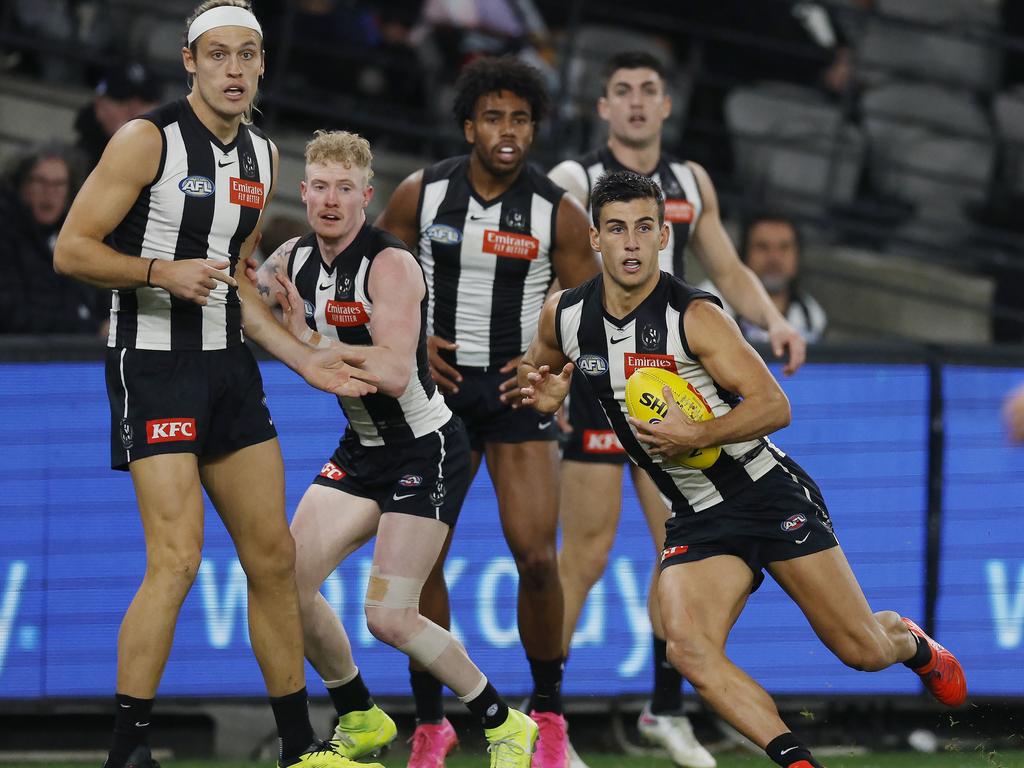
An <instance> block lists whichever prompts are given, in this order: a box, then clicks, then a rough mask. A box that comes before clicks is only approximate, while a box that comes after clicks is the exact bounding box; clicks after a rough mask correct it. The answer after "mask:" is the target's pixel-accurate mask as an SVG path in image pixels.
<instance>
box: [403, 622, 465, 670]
mask: <svg viewBox="0 0 1024 768" xmlns="http://www.w3.org/2000/svg"><path fill="white" fill-rule="evenodd" d="M451 643H452V636H451V635H450V634H449V633H448V630H446V629H442V628H441V627H439V626H437V624H435V623H434V622H432V621H431V620H430V619H423V629H421V630H420V631H419V632H417V633H416V634H415V635H413V636H412V637H410V638H409V639H408V641H406V642H405V643H404V644H402V645H400V646H398V650H400V651H401V652H402V653H404V654H405V655H406V656H409V657H410V658H413V659H415V660H416V661H418V662H419V663H420V664H422V665H423V666H425V667H429V666H430V665H431V664H433V663H434V662H435V661H437V659H438V658H439V657H440V656H441V654H442V653H444V652H445V650H446V649H447V648H448V646H449V645H451Z"/></svg>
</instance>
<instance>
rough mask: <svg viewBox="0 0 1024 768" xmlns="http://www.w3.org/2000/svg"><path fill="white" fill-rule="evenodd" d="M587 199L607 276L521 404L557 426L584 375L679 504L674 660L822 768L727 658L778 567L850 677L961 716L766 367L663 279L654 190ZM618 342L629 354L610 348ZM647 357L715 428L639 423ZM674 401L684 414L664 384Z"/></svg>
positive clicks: (727, 712) (544, 349) (670, 541)
mask: <svg viewBox="0 0 1024 768" xmlns="http://www.w3.org/2000/svg"><path fill="white" fill-rule="evenodd" d="M591 201H592V207H593V227H592V228H591V232H590V237H591V243H592V245H593V247H594V250H595V251H598V252H600V253H601V256H602V261H603V268H602V274H601V275H600V276H598V277H596V278H594V279H593V280H591V281H589V282H587V283H584V284H583V285H581V286H579V287H578V288H575V289H572V290H568V291H561V292H559V293H556V294H554V295H553V296H552V297H551V298H550V299H549V300H548V301H547V302H546V304H545V306H544V310H543V312H542V314H541V319H540V324H539V327H538V330H537V335H536V337H535V338H534V340H533V342H532V343H531V345H530V348H529V349H528V350H527V352H526V354H525V355H524V357H523V361H522V364H521V365H520V367H519V379H520V385H521V387H522V394H523V400H522V403H523V404H524V405H532V406H533V407H534V408H535V409H537V410H538V411H541V412H544V413H554V412H555V411H556V410H557V409H558V408H559V406H560V405H561V404H562V401H563V400H564V399H565V396H566V394H567V393H568V391H569V382H570V380H571V377H572V374H573V371H574V368H578V369H579V370H580V371H581V374H580V375H582V376H583V377H584V379H585V381H587V383H588V384H589V385H590V387H591V388H592V389H593V391H594V393H595V394H596V395H597V397H598V399H599V401H600V402H601V405H602V407H603V409H604V411H605V413H606V414H607V416H608V419H609V421H610V422H611V424H612V427H613V428H614V429H615V433H616V435H617V436H618V438H619V441H620V442H621V443H622V445H623V447H624V448H625V449H626V451H627V452H628V453H629V456H630V459H631V460H632V461H633V462H635V463H636V464H637V465H638V466H639V467H641V468H642V469H644V470H645V471H646V472H647V473H648V474H649V475H650V477H651V479H652V480H653V481H654V483H655V485H656V486H657V487H658V489H659V490H660V491H661V493H662V494H663V495H664V496H665V497H666V499H667V500H668V501H669V502H670V504H671V507H672V517H671V518H670V519H669V521H668V523H667V524H666V533H667V535H666V542H665V549H664V550H663V552H662V556H661V568H662V573H661V577H660V579H659V582H658V591H659V598H660V601H661V615H662V620H663V622H664V625H665V629H666V634H667V640H668V657H669V660H670V661H671V662H672V663H673V664H674V665H675V667H676V668H677V669H678V670H679V671H680V672H681V673H682V674H683V676H684V677H686V679H688V680H689V681H690V682H691V683H692V684H693V686H694V688H695V689H696V690H697V692H698V693H699V694H700V695H701V696H702V697H703V698H704V700H705V701H707V702H708V704H710V705H711V706H712V707H713V708H714V709H715V711H716V712H717V713H718V714H719V715H720V716H721V717H722V718H723V719H724V720H726V721H727V722H728V723H729V724H731V725H732V726H733V727H735V728H736V729H737V730H738V731H740V732H741V733H742V734H743V735H744V736H746V737H747V738H749V739H750V740H751V741H753V742H754V743H756V744H757V745H758V746H760V747H761V748H762V749H764V750H765V752H766V753H767V754H768V756H769V757H770V758H771V759H772V760H773V761H774V762H775V763H777V764H778V765H781V766H786V767H787V768H821V763H819V762H817V761H816V760H815V759H814V757H813V756H812V755H811V753H810V750H808V748H807V747H806V746H805V745H803V744H802V743H800V741H798V740H797V739H796V737H795V736H794V735H793V734H792V733H791V732H790V731H789V728H788V727H787V726H786V724H785V723H784V722H783V721H782V719H781V718H780V716H779V712H778V710H777V709H776V707H775V704H774V702H773V701H772V699H771V697H770V696H769V695H768V693H767V692H766V691H765V690H764V689H763V688H762V687H761V686H760V685H758V684H757V683H756V682H755V681H754V680H753V679H752V678H750V677H749V676H748V675H747V674H746V673H745V672H743V670H741V669H740V668H739V667H737V666H736V665H735V664H733V663H732V662H731V661H730V660H729V658H728V657H727V656H726V654H725V645H726V640H727V639H728V636H729V632H730V630H731V629H732V626H733V625H734V624H735V622H736V620H737V618H738V617H739V615H740V613H741V612H742V610H743V608H744V606H745V605H746V602H747V598H748V597H749V595H750V593H751V592H753V591H754V590H756V589H757V587H758V586H760V584H761V582H762V581H763V579H764V575H763V573H762V570H767V571H768V572H769V573H770V574H771V575H772V577H773V578H774V579H775V580H776V581H777V582H778V583H779V584H780V585H781V586H782V588H783V589H784V590H785V591H786V593H787V594H789V595H790V596H791V597H792V598H793V600H794V601H795V602H796V603H797V605H798V606H799V607H800V609H801V610H802V611H803V613H804V615H805V616H806V617H807V620H808V621H809V622H810V624H811V627H812V628H813V629H814V631H815V633H816V634H817V635H818V637H820V638H821V640H822V642H824V644H825V645H826V646H827V647H828V648H829V650H831V651H832V652H833V653H834V654H835V655H836V656H837V657H838V658H839V659H840V660H841V661H843V662H844V663H845V664H847V665H848V666H850V667H853V668H854V669H859V670H863V671H878V670H882V669H885V668H886V667H889V666H891V665H893V664H895V663H897V662H902V663H903V664H904V665H906V666H908V667H910V668H911V669H912V670H913V671H914V672H916V673H917V674H918V675H920V677H921V679H922V681H923V683H924V685H925V686H926V687H927V688H928V690H929V691H930V692H931V693H932V694H933V695H934V696H935V698H937V699H938V700H939V701H940V702H942V703H943V704H946V705H947V706H958V705H960V704H962V703H963V702H964V700H965V699H966V697H967V685H966V680H965V678H964V673H963V669H962V668H961V667H960V664H959V662H958V661H957V660H956V658H955V657H954V656H953V654H951V653H950V652H949V651H947V650H946V649H944V648H943V647H942V646H940V645H939V644H938V643H936V642H935V641H934V640H932V639H931V638H929V637H928V636H927V635H926V634H925V633H924V632H923V631H922V630H921V629H920V628H919V627H918V626H917V625H916V624H914V623H913V622H911V621H910V620H908V619H901V618H900V615H899V614H898V613H895V612H893V611H879V612H877V613H872V611H871V609H870V607H869V606H868V603H867V600H866V599H865V597H864V594H863V592H862V591H861V588H860V585H859V584H858V583H857V580H856V578H855V577H854V575H853V572H852V570H851V569H850V566H849V564H848V563H847V561H846V557H845V555H844V554H843V551H842V548H841V547H840V546H839V542H838V540H837V539H836V536H835V534H834V533H833V530H832V522H831V519H830V518H829V515H828V511H827V509H826V507H825V502H824V499H823V498H822V496H821V492H820V491H819V490H818V487H817V485H815V483H814V481H813V480H811V478H810V477H808V476H807V474H806V473H805V472H804V471H803V470H802V469H801V468H800V467H799V465H797V463H796V462H795V461H793V460H792V459H791V458H789V457H788V456H786V455H785V454H784V453H783V452H782V451H780V450H779V449H778V448H777V447H776V446H775V445H773V444H772V442H771V441H770V440H768V438H767V437H766V435H767V434H768V433H770V432H773V431H774V430H776V429H780V428H782V427H784V426H786V425H787V424H788V423H789V420H790V411H789V403H788V401H787V399H786V396H785V394H784V393H783V392H782V390H781V388H780V387H779V385H778V383H777V382H776V381H775V379H774V378H773V377H772V375H771V373H770V372H769V371H768V369H767V367H765V365H764V363H763V362H762V360H761V358H760V357H759V356H758V355H757V353H756V352H754V350H753V349H752V348H751V347H750V346H749V345H748V344H747V343H746V342H745V341H744V340H743V337H742V336H741V335H740V333H739V330H738V328H737V327H736V324H735V323H734V322H733V320H732V319H731V318H729V317H728V316H727V315H726V314H725V313H724V312H723V311H722V310H721V308H720V307H719V305H718V300H717V299H716V298H715V297H713V296H711V295H710V294H707V293H704V292H702V291H699V290H697V289H695V288H692V287H690V286H688V285H686V284H685V283H683V282H681V281H679V280H676V279H675V278H673V277H671V276H670V275H668V274H667V273H664V272H661V271H660V270H659V267H658V251H659V250H660V249H661V248H663V247H664V246H665V243H666V241H667V238H668V236H669V235H668V227H667V226H666V225H665V219H664V198H663V195H662V192H661V190H660V188H659V187H658V185H657V184H655V183H654V182H652V181H651V180H650V179H648V178H646V177H643V176H640V175H638V174H635V173H631V172H628V171H622V172H616V173H612V174H609V175H607V176H605V177H603V178H602V179H601V180H600V181H599V182H598V183H597V184H596V185H595V187H594V190H593V193H592V196H591ZM646 326H651V327H654V328H657V329H659V331H660V333H659V334H657V336H658V338H659V341H658V343H657V344H656V345H654V347H652V346H651V345H650V344H648V345H647V346H646V347H645V346H643V339H642V338H641V333H640V329H642V328H644V327H646ZM612 338H615V339H620V340H621V341H620V342H619V343H617V344H615V346H614V347H612V346H611V345H610V343H609V341H610V339H612ZM648 338H650V337H648ZM638 353H642V357H643V358H644V365H646V366H649V365H650V361H651V360H652V359H655V360H657V361H658V365H659V366H660V367H665V368H667V369H668V370H670V371H671V372H672V373H677V374H678V375H680V376H681V377H683V378H684V379H685V380H686V381H688V382H689V383H690V384H692V385H693V386H694V387H695V388H696V389H697V390H698V392H699V393H700V394H701V396H702V397H703V398H704V399H705V400H706V401H707V403H708V404H709V405H710V406H711V408H712V410H713V411H714V415H715V418H714V419H711V420H709V421H704V422H692V421H690V420H689V419H687V418H686V417H684V416H683V413H682V411H681V410H680V409H679V408H678V407H675V406H670V407H669V411H668V414H667V415H666V417H665V419H664V420H663V421H661V422H659V423H654V424H651V423H647V422H645V421H642V420H639V419H635V418H631V417H629V416H628V415H627V407H626V402H625V388H626V381H627V379H628V378H629V376H630V375H631V374H632V373H633V370H632V369H631V367H632V366H631V358H635V357H637V356H638ZM662 394H663V395H664V396H665V399H666V402H673V398H672V395H671V390H669V388H668V387H665V388H664V389H663V392H662ZM713 446H720V447H721V455H720V457H719V458H718V460H717V461H716V462H715V463H714V464H713V465H712V466H710V467H708V468H707V469H704V470H699V469H694V468H691V467H687V466H684V465H682V464H680V463H677V459H678V458H679V457H682V456H686V455H689V454H690V453H691V452H692V451H693V450H694V449H696V448H709V447H713ZM785 523H789V524H788V525H785Z"/></svg>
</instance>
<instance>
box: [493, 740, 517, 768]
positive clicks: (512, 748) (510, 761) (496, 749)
mask: <svg viewBox="0 0 1024 768" xmlns="http://www.w3.org/2000/svg"><path fill="white" fill-rule="evenodd" d="M487 751H488V752H490V753H491V754H493V755H494V758H495V759H494V765H495V766H498V768H501V766H503V765H504V766H508V768H516V766H518V765H519V756H520V755H525V754H526V750H525V749H523V748H522V747H521V746H520V745H519V744H516V742H515V740H514V739H498V740H497V741H492V742H491V743H490V744H488V745H487Z"/></svg>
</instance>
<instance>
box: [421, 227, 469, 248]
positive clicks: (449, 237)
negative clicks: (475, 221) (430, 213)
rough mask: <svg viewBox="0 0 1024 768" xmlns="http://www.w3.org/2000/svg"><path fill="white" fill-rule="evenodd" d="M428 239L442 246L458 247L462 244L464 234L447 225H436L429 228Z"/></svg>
mask: <svg viewBox="0 0 1024 768" xmlns="http://www.w3.org/2000/svg"><path fill="white" fill-rule="evenodd" d="M427 237H428V238H430V240H431V242H434V243H441V244H442V245H458V244H459V243H461V242H462V232H460V231H459V230H457V229H456V228H455V227H449V226H448V225H447V224H434V225H432V226H430V227H428V228H427Z"/></svg>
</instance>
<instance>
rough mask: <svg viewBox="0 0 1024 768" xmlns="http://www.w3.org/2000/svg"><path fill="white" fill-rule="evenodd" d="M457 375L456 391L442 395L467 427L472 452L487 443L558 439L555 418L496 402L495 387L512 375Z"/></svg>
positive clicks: (478, 371)
mask: <svg viewBox="0 0 1024 768" xmlns="http://www.w3.org/2000/svg"><path fill="white" fill-rule="evenodd" d="M459 373H461V374H462V382H461V383H460V384H459V391H458V392H457V393H456V394H454V395H452V394H447V395H445V398H444V400H445V402H446V403H447V404H448V407H449V408H451V409H452V411H453V412H454V413H455V414H456V415H458V417H459V418H460V419H462V421H463V423H464V424H465V425H466V431H467V432H469V443H470V445H471V446H472V448H473V450H474V451H482V450H483V449H484V445H485V444H487V443H525V442H527V441H528V440H557V439H558V431H559V430H558V425H557V424H556V423H555V417H554V416H552V415H550V414H546V413H538V412H537V411H535V410H534V409H533V408H528V407H522V408H512V406H510V405H506V404H505V403H503V402H501V400H499V399H498V398H499V397H500V395H501V392H499V391H498V387H499V386H501V383H502V382H503V381H505V380H506V379H508V378H510V377H511V375H512V374H510V373H500V372H498V371H492V370H490V369H486V370H481V369H472V368H470V369H466V368H464V367H463V368H460V369H459Z"/></svg>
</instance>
